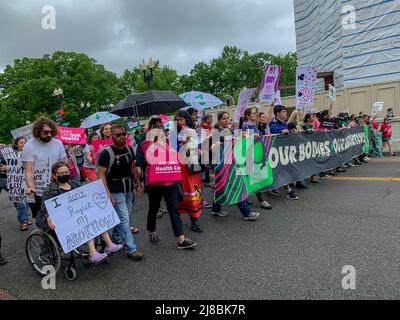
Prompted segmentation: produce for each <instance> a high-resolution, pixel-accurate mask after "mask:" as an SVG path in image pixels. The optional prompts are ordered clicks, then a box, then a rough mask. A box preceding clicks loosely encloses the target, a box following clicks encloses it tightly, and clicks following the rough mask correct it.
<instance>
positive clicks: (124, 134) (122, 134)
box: [115, 132, 127, 138]
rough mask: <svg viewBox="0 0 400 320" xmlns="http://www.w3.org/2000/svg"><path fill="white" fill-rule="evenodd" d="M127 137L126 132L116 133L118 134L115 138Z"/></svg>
mask: <svg viewBox="0 0 400 320" xmlns="http://www.w3.org/2000/svg"><path fill="white" fill-rule="evenodd" d="M126 135H127V133H126V132H124V133H116V134H115V136H116V137H117V138H120V137H121V136H122V137H126Z"/></svg>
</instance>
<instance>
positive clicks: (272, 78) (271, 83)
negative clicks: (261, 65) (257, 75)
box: [260, 64, 281, 103]
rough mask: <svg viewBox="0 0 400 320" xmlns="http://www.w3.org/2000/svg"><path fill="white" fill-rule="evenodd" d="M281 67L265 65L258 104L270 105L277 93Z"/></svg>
mask: <svg viewBox="0 0 400 320" xmlns="http://www.w3.org/2000/svg"><path fill="white" fill-rule="evenodd" d="M280 78H281V67H280V66H278V65H268V64H267V65H266V66H265V69H264V75H263V78H262V82H261V87H260V102H265V103H272V102H274V100H275V97H276V94H277V92H278V85H279V80H280Z"/></svg>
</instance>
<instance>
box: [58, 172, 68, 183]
mask: <svg viewBox="0 0 400 320" xmlns="http://www.w3.org/2000/svg"><path fill="white" fill-rule="evenodd" d="M70 178H71V176H70V175H69V174H67V175H65V176H58V177H57V181H58V182H59V183H66V182H68V181H69V180H70Z"/></svg>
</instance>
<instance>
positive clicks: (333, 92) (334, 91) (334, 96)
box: [329, 84, 336, 101]
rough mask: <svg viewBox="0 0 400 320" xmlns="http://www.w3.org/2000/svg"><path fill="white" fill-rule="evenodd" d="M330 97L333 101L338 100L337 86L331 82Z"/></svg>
mask: <svg viewBox="0 0 400 320" xmlns="http://www.w3.org/2000/svg"><path fill="white" fill-rule="evenodd" d="M329 98H330V99H331V100H332V101H336V88H335V87H334V86H332V85H331V84H329Z"/></svg>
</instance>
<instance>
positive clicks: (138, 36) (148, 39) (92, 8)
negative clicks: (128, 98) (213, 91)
mask: <svg viewBox="0 0 400 320" xmlns="http://www.w3.org/2000/svg"><path fill="white" fill-rule="evenodd" d="M44 5H53V6H55V8H56V12H57V29H56V30H49V31H45V30H43V29H42V28H41V21H42V18H43V17H44V15H43V14H42V13H41V9H42V7H43V6H44ZM0 43H1V51H0V70H1V69H3V68H4V67H5V65H6V64H10V63H12V61H13V60H14V59H15V58H21V57H24V56H29V57H40V56H42V55H43V54H45V53H52V52H54V51H56V50H63V51H78V52H84V53H86V54H88V55H89V56H92V57H94V58H95V59H97V60H98V61H99V62H100V63H102V64H104V65H105V66H106V67H107V68H108V69H111V70H112V71H114V72H116V73H118V74H120V73H122V72H123V70H124V69H127V68H132V67H134V66H137V65H138V64H139V63H140V62H141V61H142V59H148V58H149V57H150V56H151V57H153V59H159V60H160V62H161V64H162V65H169V66H171V67H173V68H176V69H177V70H178V72H179V73H181V74H182V73H188V72H189V71H190V69H191V68H192V67H193V66H194V64H195V63H197V62H200V61H209V60H210V59H212V58H214V57H217V56H218V55H219V54H220V52H221V50H222V48H223V47H224V46H226V45H234V46H237V47H239V48H241V49H244V50H248V51H250V52H257V51H269V52H272V53H285V52H288V51H294V50H295V48H296V45H295V29H294V17H293V3H292V1H291V0H284V1H273V0H246V1H241V0H218V1H215V0H214V1H213V0H133V1H132V0H96V1H78V0H52V1H51V0H30V1H27V0H14V1H12V2H10V1H6V0H1V1H0Z"/></svg>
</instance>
